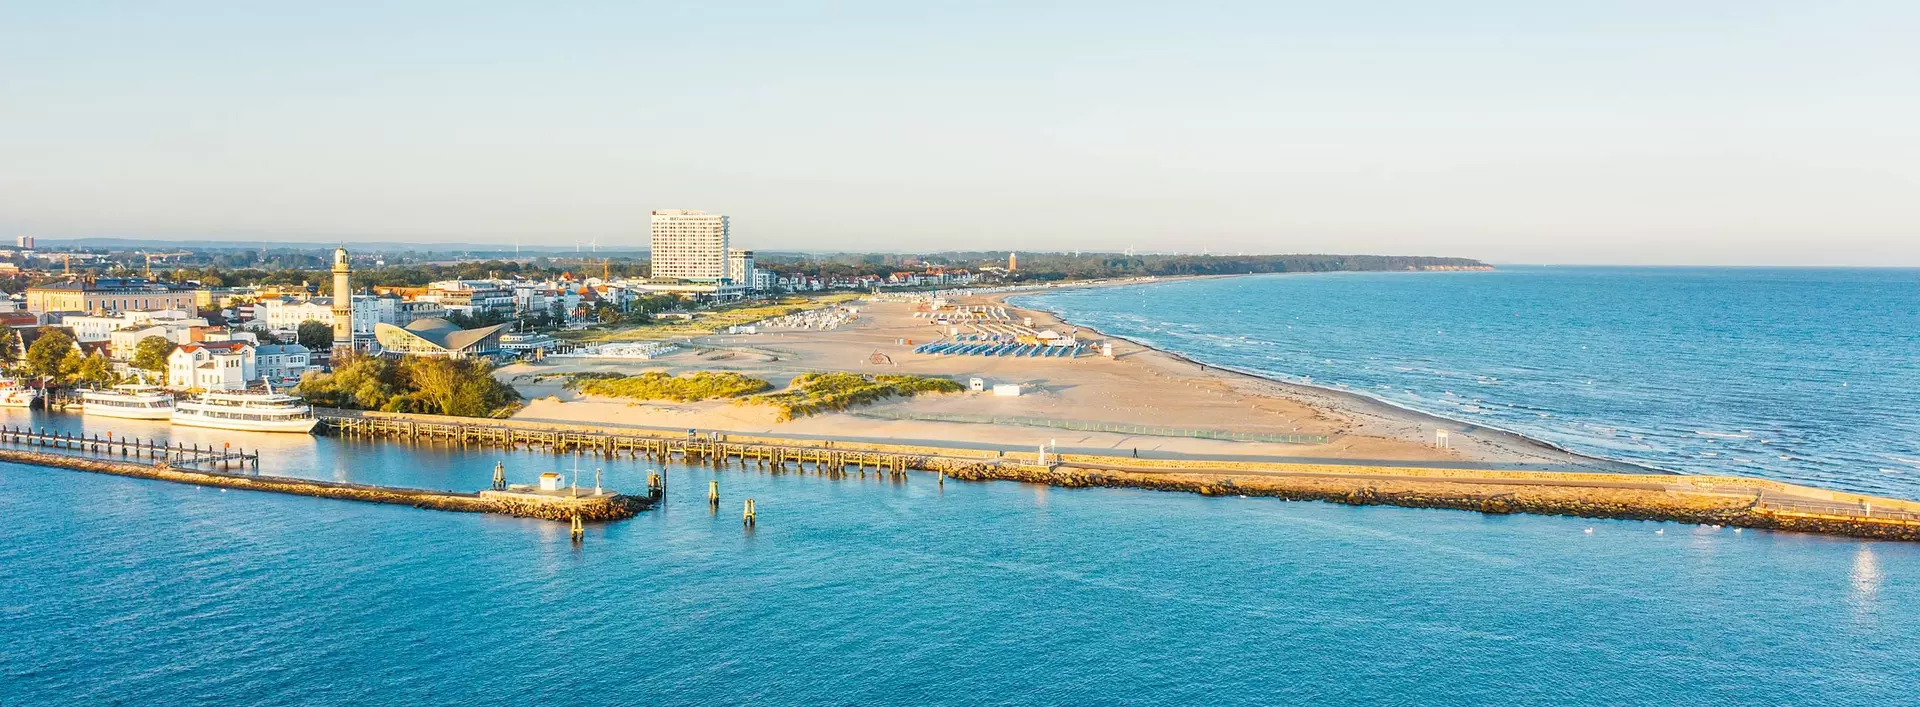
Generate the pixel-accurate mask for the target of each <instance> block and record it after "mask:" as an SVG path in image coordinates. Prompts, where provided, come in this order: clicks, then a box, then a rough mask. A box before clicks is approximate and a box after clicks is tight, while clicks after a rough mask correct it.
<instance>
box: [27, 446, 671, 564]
mask: <svg viewBox="0 0 1920 707" xmlns="http://www.w3.org/2000/svg"><path fill="white" fill-rule="evenodd" d="M0 462H12V463H16V464H30V465H34V466H44V467H54V468H61V469H71V470H75V471H87V472H93V473H100V474H112V475H115V476H128V477H134V478H142V479H154V480H158V481H172V482H176V483H186V484H194V485H198V486H217V487H220V488H231V489H241V490H248V491H269V492H274V493H285V494H294V495H300V496H313V497H317V498H332V499H340V500H348V501H365V502H371V503H392V504H399V505H405V506H412V507H414V508H429V509H435V510H443V511H461V512H470V513H499V514H504V515H510V516H515V517H520V518H541V519H546V520H559V521H571V522H572V523H573V524H574V531H573V534H574V537H575V538H578V537H580V535H581V533H582V530H581V523H583V522H589V521H609V520H621V519H625V518H631V517H633V516H634V515H636V514H638V513H639V512H640V511H643V510H646V509H648V508H651V507H653V506H654V505H655V504H656V503H658V502H659V500H660V498H661V497H662V495H663V494H664V493H665V486H664V483H662V482H658V481H656V482H655V483H654V484H653V485H652V486H651V487H650V488H649V489H648V494H647V495H646V496H628V495H623V494H620V493H616V492H613V491H606V490H598V489H596V490H595V491H593V492H580V491H577V490H573V489H564V490H545V489H540V488H537V487H535V486H532V485H508V484H507V483H506V482H505V478H504V476H503V475H501V472H496V477H495V481H494V485H493V488H490V489H486V490H482V491H479V492H475V493H460V492H455V491H434V490H428V489H414V488H403V487H393V486H376V485H372V484H355V483H346V482H339V481H323V480H317V479H303V478H299V477H292V476H275V475H268V474H260V473H258V472H253V471H247V470H248V469H249V468H251V469H258V468H259V466H260V453H259V451H258V450H255V451H252V452H246V451H241V450H235V449H230V448H226V447H222V448H213V447H206V448H201V447H197V446H190V445H182V444H163V443H159V442H155V441H153V440H151V439H149V440H139V439H135V438H130V437H118V436H115V435H113V434H107V435H105V436H85V435H75V434H67V433H56V432H47V431H44V430H42V431H33V430H28V429H26V428H14V427H8V426H0ZM194 467H202V468H194ZM234 469H239V470H240V471H237V472H236V471H233V470H234Z"/></svg>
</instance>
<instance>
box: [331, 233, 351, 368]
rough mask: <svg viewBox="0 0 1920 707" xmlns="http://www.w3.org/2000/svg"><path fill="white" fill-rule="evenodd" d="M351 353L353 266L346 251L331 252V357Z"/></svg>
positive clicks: (336, 250)
mask: <svg viewBox="0 0 1920 707" xmlns="http://www.w3.org/2000/svg"><path fill="white" fill-rule="evenodd" d="M352 351H353V266H352V265H351V264H349V262H348V260H347V249H345V248H337V249H335V250H334V251H333V355H334V357H335V358H338V357H340V356H342V355H345V354H348V353H351V352H352Z"/></svg>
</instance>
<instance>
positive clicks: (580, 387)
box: [567, 371, 773, 403]
mask: <svg viewBox="0 0 1920 707" xmlns="http://www.w3.org/2000/svg"><path fill="white" fill-rule="evenodd" d="M567 387H568V388H571V389H573V390H577V391H580V392H582V393H586V394H588V395H600V396H605V397H609V398H626V399H628V400H672V401H675V402H682V403H691V402H698V401H701V400H710V399H713V398H737V397H740V396H742V395H752V394H754V393H758V392H761V391H764V390H767V389H769V388H772V387H773V385H772V384H770V383H768V382H766V381H763V380H760V379H758V378H751V377H748V376H743V375H740V374H738V373H732V372H728V371H696V372H693V373H687V374H683V375H679V376H670V375H667V374H665V373H661V372H659V371H648V372H646V373H642V374H640V375H637V376H617V375H607V374H582V375H576V376H574V377H573V379H572V380H570V381H567Z"/></svg>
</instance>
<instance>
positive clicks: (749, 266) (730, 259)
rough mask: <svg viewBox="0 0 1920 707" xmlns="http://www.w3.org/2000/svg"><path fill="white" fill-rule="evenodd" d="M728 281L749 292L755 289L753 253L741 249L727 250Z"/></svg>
mask: <svg viewBox="0 0 1920 707" xmlns="http://www.w3.org/2000/svg"><path fill="white" fill-rule="evenodd" d="M727 281H728V282H731V283H733V284H735V285H739V286H741V287H744V288H747V289H749V290H751V289H753V251H751V250H743V249H740V248H728V249H727Z"/></svg>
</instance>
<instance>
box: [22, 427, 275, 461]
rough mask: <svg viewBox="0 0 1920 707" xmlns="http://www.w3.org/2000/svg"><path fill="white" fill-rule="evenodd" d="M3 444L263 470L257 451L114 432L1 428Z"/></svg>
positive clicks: (94, 454)
mask: <svg viewBox="0 0 1920 707" xmlns="http://www.w3.org/2000/svg"><path fill="white" fill-rule="evenodd" d="M0 443H6V444H17V445H23V446H27V447H42V448H46V449H58V450H62V451H63V452H66V453H73V452H78V453H81V454H84V455H89V456H93V457H119V458H123V459H148V460H153V461H165V462H166V463H167V464H169V465H172V466H203V467H209V468H212V467H220V468H222V469H232V468H236V467H237V468H241V469H245V468H249V467H251V468H254V469H258V468H260V450H257V449H256V450H254V451H251V452H248V451H245V450H241V449H234V448H232V447H231V446H221V447H214V446H212V445H208V446H206V447H201V446H199V445H188V444H181V443H178V442H175V443H172V444H167V443H164V442H156V441H154V440H152V439H146V440H142V439H140V438H138V437H116V436H114V434H113V433H112V432H108V433H107V434H106V436H105V437H102V436H100V435H99V434H98V433H95V434H93V435H91V436H88V435H84V434H74V433H72V432H59V431H51V432H50V431H48V430H47V429H46V428H41V429H39V430H37V431H36V430H34V429H33V428H31V427H10V426H6V425H0Z"/></svg>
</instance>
